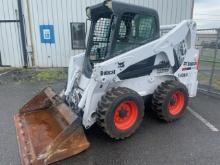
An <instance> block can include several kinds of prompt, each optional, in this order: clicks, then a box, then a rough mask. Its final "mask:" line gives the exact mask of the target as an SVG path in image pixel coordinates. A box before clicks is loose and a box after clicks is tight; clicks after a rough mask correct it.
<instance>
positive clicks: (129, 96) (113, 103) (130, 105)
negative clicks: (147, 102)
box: [97, 87, 144, 139]
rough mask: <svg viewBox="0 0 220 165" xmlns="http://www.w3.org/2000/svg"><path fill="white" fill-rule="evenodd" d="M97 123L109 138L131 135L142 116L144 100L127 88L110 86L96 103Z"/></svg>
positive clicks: (137, 126)
mask: <svg viewBox="0 0 220 165" xmlns="http://www.w3.org/2000/svg"><path fill="white" fill-rule="evenodd" d="M97 114H98V119H97V123H98V125H100V126H101V127H102V128H103V130H104V132H106V133H107V134H108V135H109V136H110V137H111V138H114V139H124V138H127V137H129V136H131V135H132V134H133V133H134V132H135V131H136V130H137V129H138V128H139V126H140V124H141V122H142V120H143V117H144V101H143V99H142V97H141V96H140V95H139V94H138V93H136V92H135V91H133V90H131V89H128V88H122V87H118V88H112V89H111V90H109V91H108V92H107V93H106V94H105V95H104V96H103V97H102V99H101V101H100V102H99V103H98V108H97Z"/></svg>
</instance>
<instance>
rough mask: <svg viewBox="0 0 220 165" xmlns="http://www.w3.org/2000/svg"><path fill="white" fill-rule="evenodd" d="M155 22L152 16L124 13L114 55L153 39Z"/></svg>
mask: <svg viewBox="0 0 220 165" xmlns="http://www.w3.org/2000/svg"><path fill="white" fill-rule="evenodd" d="M155 32H156V22H155V18H154V17H153V16H144V15H139V14H134V13H125V14H124V15H123V16H122V18H121V22H120V26H119V31H118V35H117V36H116V41H117V42H116V46H115V49H114V51H113V53H114V55H118V54H120V53H123V52H126V51H129V50H131V49H133V48H136V47H138V46H141V45H143V44H145V43H147V42H149V41H151V40H152V39H153V38H154V35H155Z"/></svg>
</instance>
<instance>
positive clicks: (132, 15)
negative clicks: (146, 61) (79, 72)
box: [84, 1, 160, 77]
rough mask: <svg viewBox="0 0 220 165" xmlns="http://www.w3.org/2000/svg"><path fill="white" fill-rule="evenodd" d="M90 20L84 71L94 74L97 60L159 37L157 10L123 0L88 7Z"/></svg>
mask: <svg viewBox="0 0 220 165" xmlns="http://www.w3.org/2000/svg"><path fill="white" fill-rule="evenodd" d="M86 12H87V16H88V18H89V20H90V21H91V27H90V33H89V37H88V42H87V50H86V58H85V61H84V73H85V75H86V76H87V77H90V76H91V73H92V68H93V65H94V64H95V63H100V62H103V61H106V60H108V59H111V58H113V57H115V56H117V55H120V54H122V53H125V52H127V51H129V50H132V49H135V48H137V47H139V46H141V45H143V44H146V43H148V42H151V41H153V40H156V39H158V38H159V36H160V33H159V31H160V30H159V17H158V13H157V12H156V11H155V10H153V9H149V8H145V7H139V6H135V5H129V4H126V3H122V2H115V1H113V2H112V1H104V2H103V3H100V4H98V5H95V6H92V7H87V9H86Z"/></svg>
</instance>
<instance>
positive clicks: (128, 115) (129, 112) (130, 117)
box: [114, 101, 138, 130]
mask: <svg viewBox="0 0 220 165" xmlns="http://www.w3.org/2000/svg"><path fill="white" fill-rule="evenodd" d="M137 117H138V107H137V104H136V103H135V102H134V101H123V102H122V103H120V104H119V105H118V106H117V108H116V110H115V113H114V124H115V127H116V128H117V129H119V130H127V129H129V128H131V127H132V126H133V125H134V124H135V122H136V120H137Z"/></svg>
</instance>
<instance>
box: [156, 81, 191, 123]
mask: <svg viewBox="0 0 220 165" xmlns="http://www.w3.org/2000/svg"><path fill="white" fill-rule="evenodd" d="M187 104H188V90H187V88H186V87H185V85H184V84H182V83H180V82H178V81H174V80H170V81H165V82H163V83H161V85H160V86H158V88H157V89H156V90H155V92H154V94H153V98H152V110H153V111H154V112H155V113H156V115H157V116H158V118H160V119H162V120H164V121H166V122H172V121H174V120H177V119H179V118H181V117H182V116H183V114H184V112H185V109H186V106H187Z"/></svg>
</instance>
